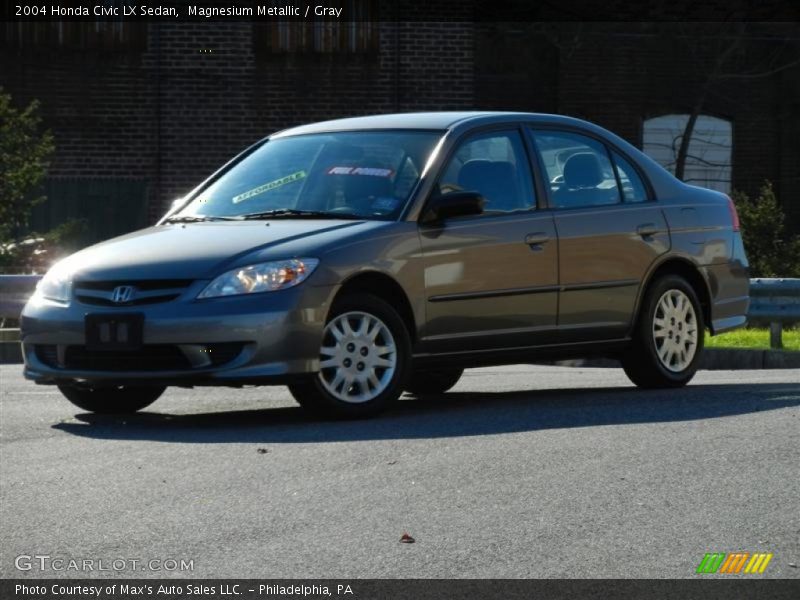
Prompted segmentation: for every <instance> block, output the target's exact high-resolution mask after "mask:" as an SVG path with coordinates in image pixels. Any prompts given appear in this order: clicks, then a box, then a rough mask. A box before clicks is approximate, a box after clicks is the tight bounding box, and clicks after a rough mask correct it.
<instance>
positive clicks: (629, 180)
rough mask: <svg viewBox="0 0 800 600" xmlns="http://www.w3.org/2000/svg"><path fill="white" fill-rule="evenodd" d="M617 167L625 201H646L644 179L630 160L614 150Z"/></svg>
mask: <svg viewBox="0 0 800 600" xmlns="http://www.w3.org/2000/svg"><path fill="white" fill-rule="evenodd" d="M611 155H612V156H613V158H614V164H615V165H616V167H617V174H618V175H619V182H620V183H621V184H622V198H623V200H624V201H625V202H646V201H647V190H646V189H645V187H644V183H643V182H642V179H641V178H640V177H639V174H638V173H637V172H636V169H634V168H633V165H631V163H630V162H628V161H627V160H626V159H624V158H622V156H621V155H619V154H617V153H616V152H612V153H611Z"/></svg>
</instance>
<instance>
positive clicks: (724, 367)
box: [541, 348, 800, 371]
mask: <svg viewBox="0 0 800 600" xmlns="http://www.w3.org/2000/svg"><path fill="white" fill-rule="evenodd" d="M541 364H549V365H557V366H561V367H600V368H604V367H608V368H615V367H617V368H618V367H619V366H620V365H619V361H617V360H613V359H610V358H586V359H577V360H560V361H548V362H546V363H541ZM700 369H702V370H705V371H738V370H758V369H800V352H786V351H784V350H746V349H742V348H708V349H706V350H705V352H704V353H703V360H702V362H701V363H700Z"/></svg>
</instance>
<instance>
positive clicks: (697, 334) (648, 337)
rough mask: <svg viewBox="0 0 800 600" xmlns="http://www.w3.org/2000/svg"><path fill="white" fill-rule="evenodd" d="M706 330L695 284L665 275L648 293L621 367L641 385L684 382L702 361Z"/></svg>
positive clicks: (671, 386)
mask: <svg viewBox="0 0 800 600" xmlns="http://www.w3.org/2000/svg"><path fill="white" fill-rule="evenodd" d="M704 334H705V324H704V322H703V310H702V307H701V305H700V300H699V299H698V297H697V293H696V292H695V291H694V288H692V286H691V285H690V284H689V283H688V282H687V281H686V280H685V279H684V278H683V277H680V276H678V275H667V276H665V277H662V278H660V279H658V280H657V281H656V282H655V283H653V284H652V285H651V286H650V288H649V289H648V290H647V293H646V294H645V297H644V300H643V302H642V309H641V312H640V314H639V320H638V322H637V324H636V329H635V330H634V334H633V343H632V345H631V347H630V348H629V349H628V351H627V352H626V353H625V354H624V355H623V356H622V368H623V369H624V370H625V374H626V375H627V376H628V377H629V378H630V380H631V381H632V382H633V383H635V384H636V385H638V386H639V387H643V388H673V387H681V386H684V385H686V384H687V383H688V382H689V381H690V380H691V379H692V377H694V374H695V373H696V372H697V368H698V367H699V365H700V360H701V357H702V354H703V344H704Z"/></svg>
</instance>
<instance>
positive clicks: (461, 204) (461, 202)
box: [420, 191, 486, 223]
mask: <svg viewBox="0 0 800 600" xmlns="http://www.w3.org/2000/svg"><path fill="white" fill-rule="evenodd" d="M485 203H486V200H484V198H483V196H481V195H480V193H479V192H474V191H467V192H451V193H449V194H437V195H435V196H431V197H430V198H429V199H428V203H427V204H426V205H425V211H424V212H423V213H422V218H421V219H420V221H421V222H422V223H437V222H440V221H444V220H446V219H452V218H453V217H468V216H470V215H479V214H481V213H482V212H483V205H484V204H485Z"/></svg>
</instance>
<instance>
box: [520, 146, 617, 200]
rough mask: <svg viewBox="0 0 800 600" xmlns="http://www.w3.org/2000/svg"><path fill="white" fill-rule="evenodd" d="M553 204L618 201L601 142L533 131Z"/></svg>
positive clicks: (610, 168)
mask: <svg viewBox="0 0 800 600" xmlns="http://www.w3.org/2000/svg"><path fill="white" fill-rule="evenodd" d="M534 139H535V141H536V148H537V150H538V152H539V155H540V156H541V158H542V162H543V163H544V169H545V173H546V174H547V179H548V181H549V186H550V198H551V202H552V204H553V206H554V207H556V208H579V207H584V206H604V205H608V204H617V203H619V202H620V194H619V189H618V186H617V177H616V175H615V174H614V168H613V167H612V165H611V161H610V160H609V158H608V152H606V148H605V146H604V145H603V144H602V143H600V142H598V141H597V140H594V139H592V138H590V137H588V136H585V135H580V134H577V133H569V132H564V131H550V130H540V131H534Z"/></svg>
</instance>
